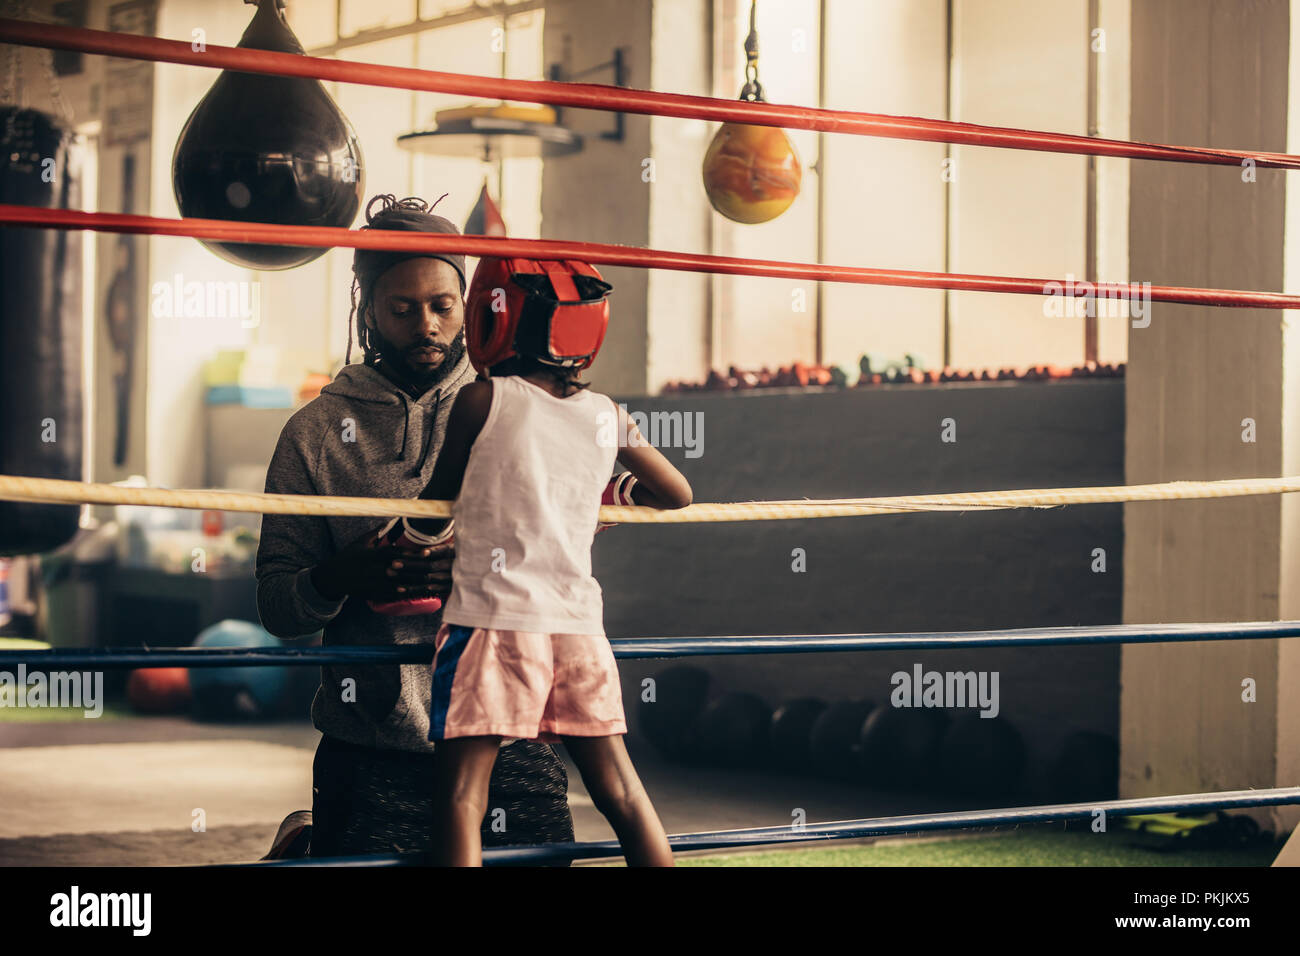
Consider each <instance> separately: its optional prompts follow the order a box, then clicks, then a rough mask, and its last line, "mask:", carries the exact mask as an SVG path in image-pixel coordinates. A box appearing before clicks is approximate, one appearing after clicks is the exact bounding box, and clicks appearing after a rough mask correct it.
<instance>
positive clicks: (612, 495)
mask: <svg viewBox="0 0 1300 956" xmlns="http://www.w3.org/2000/svg"><path fill="white" fill-rule="evenodd" d="M635 487H636V477H635V476H634V475H633V474H632V472H630V471H622V472H619V473H618V474H617V475H615V476H614V477H613V478H611V479H609V484H607V485H606V486H605V490H604V492H603V493H602V494H601V496H600V503H601V504H602V505H634V504H636V502H635V501H633V500H632V489H633V488H635ZM616 524H618V522H617V521H602V522H600V523H599V524H597V525H596V533H597V534H600V533H601V532H602V531H604V530H605V529H606V528H612V527H614V525H616Z"/></svg>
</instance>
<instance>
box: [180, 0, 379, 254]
mask: <svg viewBox="0 0 1300 956" xmlns="http://www.w3.org/2000/svg"><path fill="white" fill-rule="evenodd" d="M245 2H246V3H252V2H255V0H245ZM256 2H257V13H256V14H255V15H254V17H253V22H252V23H250V24H249V25H248V29H247V30H245V31H244V35H243V37H242V38H241V39H240V41H239V45H240V46H241V47H248V48H252V49H257V50H275V51H278V52H281V53H297V54H302V53H303V48H302V44H300V43H299V42H298V38H297V37H296V36H294V34H293V31H292V30H290V29H289V25H288V24H287V23H285V22H284V17H283V14H282V12H281V10H280V8H281V7H283V6H284V0H256ZM172 187H173V189H174V190H175V192H176V205H177V206H179V207H180V211H181V215H182V216H187V217H195V218H201V219H233V220H236V221H239V222H271V223H276V224H279V225H287V226H341V227H343V228H347V227H348V226H351V225H352V220H353V219H354V218H355V217H356V214H357V210H358V209H359V208H360V206H361V193H362V189H363V187H364V177H363V175H362V160H361V144H360V143H358V142H357V135H356V133H355V132H354V131H353V129H352V125H351V124H350V123H349V122H348V121H347V117H345V116H344V115H343V112H342V111H341V110H340V109H339V108H338V106H337V104H335V102H334V100H333V99H331V98H330V95H329V94H328V93H327V92H325V87H324V86H323V85H321V82H320V80H313V79H307V78H303V77H291V76H268V75H266V74H262V73H237V72H234V71H231V70H225V71H224V72H222V74H221V75H220V76H219V77H217V81H216V82H215V83H213V84H212V89H210V90H208V93H207V95H206V96H204V97H203V99H202V100H200V101H199V105H198V106H196V107H195V108H194V112H193V113H191V114H190V118H189V119H188V120H187V121H186V123H185V128H184V129H182V130H181V135H180V138H179V139H178V140H177V141H176V152H175V155H173V157H172ZM200 241H202V242H203V244H204V245H205V246H207V247H208V248H209V249H211V250H212V251H213V252H215V253H216V254H217V255H219V256H221V258H223V259H226V260H228V261H230V262H233V263H235V264H236V265H241V266H245V267H247V268H249V269H263V270H271V269H292V268H294V267H295V266H300V265H303V264H305V263H308V262H311V261H312V260H313V259H315V258H317V257H318V256H321V255H324V254H325V252H326V251H327V250H325V249H318V248H311V247H304V246H262V245H253V244H250V243H240V242H209V241H205V240H200Z"/></svg>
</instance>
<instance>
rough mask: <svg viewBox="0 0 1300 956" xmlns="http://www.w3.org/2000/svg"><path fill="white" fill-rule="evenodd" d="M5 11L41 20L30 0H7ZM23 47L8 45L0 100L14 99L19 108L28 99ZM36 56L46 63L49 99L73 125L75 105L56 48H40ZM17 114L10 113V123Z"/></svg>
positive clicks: (11, 14) (42, 63)
mask: <svg viewBox="0 0 1300 956" xmlns="http://www.w3.org/2000/svg"><path fill="white" fill-rule="evenodd" d="M4 12H5V16H7V17H10V18H12V19H16V20H30V21H36V20H38V18H37V17H36V16H35V15H34V14H33V13H32V8H31V2H30V0H7V2H6V3H5V5H4ZM24 49H25V47H21V46H19V45H18V44H12V45H9V48H8V52H7V54H6V56H5V88H4V91H3V95H0V101H3V102H5V103H12V104H13V105H14V106H17V107H19V109H22V108H23V107H24V106H25V104H26V101H27V95H26V90H25V88H24V86H23V51H24ZM37 56H38V57H40V60H41V65H42V66H43V67H44V73H45V82H46V87H47V89H48V91H49V96H50V101H51V102H52V103H53V104H54V108H55V110H57V111H58V113H59V115H60V116H61V117H62V118H63V120H64V121H66V122H67V123H68V125H69V126H71V125H72V122H73V119H74V117H73V113H72V107H71V106H69V105H68V101H67V99H66V98H65V97H64V95H63V87H62V85H61V84H60V83H59V77H58V74H57V73H56V72H55V70H54V51H53V50H39V51H38V52H37ZM15 115H16V114H10V117H9V119H10V123H11V124H12V122H13V119H14V116H15Z"/></svg>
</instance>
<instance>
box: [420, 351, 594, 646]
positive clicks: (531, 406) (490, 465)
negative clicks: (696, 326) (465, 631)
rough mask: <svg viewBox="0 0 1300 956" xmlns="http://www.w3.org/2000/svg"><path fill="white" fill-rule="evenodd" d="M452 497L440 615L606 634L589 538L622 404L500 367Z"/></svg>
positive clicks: (470, 623) (469, 623) (466, 622)
mask: <svg viewBox="0 0 1300 956" xmlns="http://www.w3.org/2000/svg"><path fill="white" fill-rule="evenodd" d="M491 381H492V402H491V405H490V407H489V409H488V414H487V420H486V421H484V423H483V429H482V431H480V432H479V434H478V437H477V438H476V439H475V440H474V445H473V447H472V448H471V449H470V453H469V462H468V464H467V465H466V467H465V479H464V481H463V483H462V484H461V489H460V496H459V497H458V498H457V499H456V501H455V502H454V504H453V505H452V509H451V513H452V517H453V518H455V522H456V558H455V563H454V564H453V567H452V588H451V595H450V596H449V597H448V599H447V606H446V609H445V610H444V611H443V620H444V621H445V622H447V623H448V624H459V625H461V626H463V627H483V628H492V629H495V630H515V631H536V632H541V633H550V634H604V633H605V623H604V606H603V602H602V600H601V593H600V584H599V583H598V582H597V581H596V579H595V578H594V577H592V574H591V540H592V538H593V537H594V536H595V534H596V524H597V521H598V519H599V511H600V496H601V493H602V492H603V491H604V489H605V485H606V484H607V483H608V482H609V478H610V475H611V473H612V472H613V470H614V459H615V457H616V456H617V454H618V448H617V442H616V441H611V440H610V436H613V435H616V434H617V429H616V425H617V421H618V417H617V416H618V409H617V407H616V406H615V405H614V402H613V400H612V399H610V398H609V397H608V396H606V395H601V394H598V393H595V392H592V391H590V390H588V389H583V390H582V391H580V392H577V393H575V394H573V395H570V396H569V397H568V398H556V397H555V396H554V395H551V394H550V393H549V392H547V391H545V390H544V389H542V388H540V387H538V386H536V385H534V384H532V383H531V382H527V381H525V380H524V379H522V378H519V377H518V376H515V375H506V376H502V377H500V378H494V379H492V380H491Z"/></svg>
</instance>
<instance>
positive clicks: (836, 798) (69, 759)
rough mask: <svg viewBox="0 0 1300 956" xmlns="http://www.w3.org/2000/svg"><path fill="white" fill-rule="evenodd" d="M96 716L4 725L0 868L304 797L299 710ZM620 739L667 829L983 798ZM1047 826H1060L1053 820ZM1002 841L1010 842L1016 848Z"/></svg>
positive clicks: (206, 838)
mask: <svg viewBox="0 0 1300 956" xmlns="http://www.w3.org/2000/svg"><path fill="white" fill-rule="evenodd" d="M106 717H107V719H104V720H95V721H85V720H81V721H75V720H65V721H53V722H40V723H31V724H17V723H6V724H0V741H3V742H4V744H5V746H3V747H0V806H5V807H9V808H11V811H10V812H8V813H6V814H5V815H4V817H3V818H0V866H115V865H117V866H155V865H164V866H165V865H187V864H188V865H193V864H221V863H236V862H244V861H248V860H253V859H257V858H258V857H260V856H261V855H263V854H264V853H265V852H266V850H267V848H268V847H269V846H270V843H271V838H272V836H273V835H274V833H275V830H276V827H277V826H278V825H279V823H280V820H281V819H282V818H283V817H284V816H285V814H287V813H289V812H290V811H292V810H296V809H304V808H305V807H306V806H307V805H308V803H309V794H310V792H311V764H312V757H313V754H314V751H315V747H316V743H317V741H319V739H320V734H319V732H318V731H316V729H315V728H314V727H312V725H311V724H310V722H308V721H305V720H303V721H282V722H278V723H272V724H263V725H246V724H239V725H235V724H209V723H198V722H195V721H191V720H188V719H185V718H179V717H150V718H141V717H135V716H124V715H118V714H112V715H106ZM629 749H630V750H631V752H632V754H633V758H634V759H635V760H636V763H637V767H638V769H639V770H640V771H641V773H642V776H643V778H644V780H645V782H646V786H647V788H648V789H649V790H650V792H651V795H652V797H653V798H654V800H655V804H656V807H657V808H658V809H659V811H660V813H661V815H662V817H663V820H664V823H665V825H666V826H667V827H668V829H669V831H670V832H679V833H680V832H698V831H703V830H728V829H739V828H747V827H758V826H770V825H772V824H773V823H779V822H781V821H783V820H786V819H788V818H789V814H790V808H791V807H794V806H799V807H803V808H804V809H806V810H807V811H808V819H809V820H826V819H832V820H833V819H850V818H854V817H863V816H893V815H899V814H907V813H918V812H931V811H945V810H955V809H966V808H973V807H977V806H981V805H982V804H980V802H979V801H970V800H968V801H965V802H964V803H963V802H962V801H961V800H959V799H956V800H955V799H954V798H953V797H952V796H951V795H942V794H924V793H906V792H898V791H890V792H885V791H881V790H875V789H872V788H868V787H864V786H863V785H861V784H848V783H839V782H836V781H830V780H818V779H810V778H808V777H806V776H801V775H794V774H778V773H768V772H762V771H742V770H718V769H711V768H701V767H691V768H683V767H682V766H680V765H676V764H672V763H669V762H666V761H665V760H664V759H663V758H661V757H660V756H659V755H658V754H656V753H655V752H654V750H653V748H652V747H650V746H649V745H648V744H645V743H644V742H642V741H640V740H639V739H636V738H632V739H630V740H629ZM249 772H252V773H254V774H255V775H256V778H257V780H258V786H257V787H255V788H249V787H248V786H247V785H246V784H245V783H244V781H246V780H247V774H248V773H249ZM569 776H570V793H569V805H570V809H571V810H572V812H573V817H574V826H575V831H576V838H577V840H578V841H579V842H588V841H598V840H608V839H612V838H613V834H612V832H611V831H610V830H609V827H608V826H607V824H606V823H605V821H604V819H603V818H602V817H601V816H600V814H599V813H598V812H597V811H596V809H595V807H594V806H593V805H592V803H591V800H590V799H589V798H588V797H587V795H586V793H585V792H584V791H583V789H582V785H581V781H580V780H579V778H578V775H577V773H576V772H575V771H574V769H573V767H572V766H571V765H570V766H569ZM997 802H999V801H997V800H993V801H984V803H985V804H992V803H997ZM1018 802H1020V801H1016V800H1008V801H1005V803H1018ZM1025 802H1030V798H1028V797H1027V798H1026V800H1025ZM196 807H200V808H202V809H203V810H204V811H205V813H206V815H207V818H206V826H207V828H206V830H205V831H203V832H194V831H193V830H192V829H191V814H192V812H193V810H194V808H196ZM1053 830H1054V831H1062V828H1061V827H1060V825H1059V824H1058V825H1056V826H1055V827H1053ZM1027 832H1029V831H1022V830H1020V829H1019V828H1017V830H1015V831H1012V830H1009V829H999V830H978V831H963V832H961V833H951V834H922V835H919V836H915V837H905V838H898V837H886V838H871V839H866V840H859V841H849V842H844V843H837V844H836V848H837V849H842V848H844V847H854V846H858V845H861V844H864V843H883V844H885V845H892V846H895V847H897V846H898V844H900V841H905V842H906V844H910V845H915V844H917V843H918V842H921V841H924V842H927V843H929V842H934V841H935V840H940V841H948V842H951V841H954V840H970V839H984V838H988V837H993V836H999V835H1008V834H1012V833H1015V834H1017V835H1023V834H1024V833H1027ZM1062 832H1063V831H1062ZM824 849H825V847H820V848H817V849H816V850H812V849H810V848H808V847H792V848H781V849H775V848H770V847H769V848H762V850H761V852H763V853H765V854H771V853H777V854H780V855H779V856H776V857H772V856H768V857H765V858H766V859H767V860H769V861H772V860H776V861H780V863H786V862H788V863H789V864H790V865H799V863H800V861H801V858H802V857H807V856H808V854H809V853H813V852H818V851H820V850H824ZM1028 849H1029V847H1028V846H1027V845H1026V847H1025V850H1026V851H1027V850H1028ZM752 852H756V851H753V850H750V851H724V852H713V853H703V854H692V856H694V855H698V856H707V857H710V858H713V857H717V858H718V859H716V860H711V862H717V863H725V862H728V861H729V860H735V859H737V858H741V857H744V858H748V854H749V853H752ZM1002 852H1003V853H1004V854H1005V853H1007V852H1009V853H1012V854H1014V853H1016V852H1018V849H1017V848H1016V847H1009V848H1007V849H1005V850H1003V851H1002ZM1272 853H1273V851H1272V850H1271V849H1264V850H1262V851H1261V850H1256V851H1255V853H1254V854H1253V855H1252V854H1247V853H1240V852H1236V853H1225V854H1223V856H1222V860H1223V863H1224V864H1225V865H1229V864H1230V865H1259V864H1262V863H1266V862H1267V859H1265V858H1267V857H1271V855H1272ZM908 856H909V851H907V850H906V849H903V848H899V849H897V850H895V851H893V852H891V854H890V856H889V860H890V862H891V863H897V862H898V861H899V860H900V859H902V860H906V859H907V858H908ZM1148 856H1149V859H1145V860H1144V862H1145V863H1146V864H1148V865H1154V866H1179V865H1184V864H1183V862H1182V861H1183V859H1184V858H1183V857H1182V856H1180V855H1177V854H1168V853H1155V852H1151V853H1149V854H1148ZM1203 859H1204V858H1199V857H1198V861H1203ZM1053 862H1055V863H1059V864H1060V865H1072V864H1075V863H1078V862H1079V860H1077V859H1072V858H1070V857H1069V856H1068V855H1065V856H1063V857H1062V858H1060V859H1057V860H1054V861H1053ZM588 865H590V864H588ZM595 865H600V864H595Z"/></svg>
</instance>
